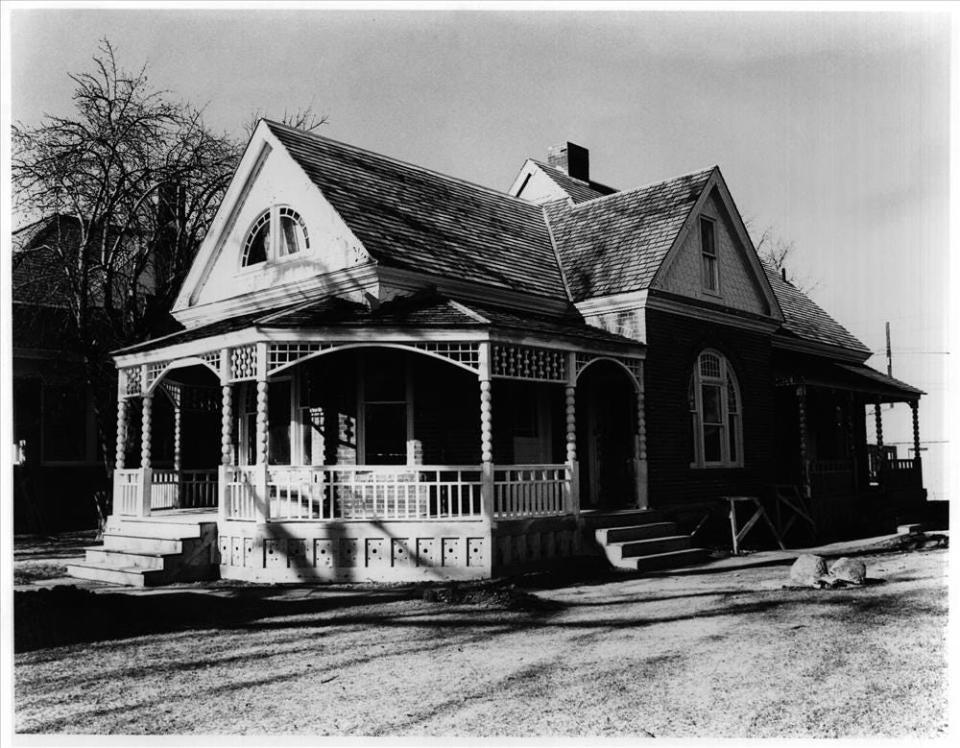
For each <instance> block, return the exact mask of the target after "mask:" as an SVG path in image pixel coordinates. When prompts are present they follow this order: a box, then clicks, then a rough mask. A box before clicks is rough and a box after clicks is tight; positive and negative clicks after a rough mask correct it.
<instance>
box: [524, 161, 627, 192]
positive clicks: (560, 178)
mask: <svg viewBox="0 0 960 748" xmlns="http://www.w3.org/2000/svg"><path fill="white" fill-rule="evenodd" d="M530 160H531V161H533V163H535V164H536V165H537V166H539V167H540V169H541V170H542V171H543V173H544V174H546V175H547V176H548V177H550V179H551V181H553V183H554V184H556V185H557V186H558V187H559V188H560V189H561V190H563V191H564V192H566V193H567V195H569V196H570V199H571V200H573V202H575V203H582V202H586V201H587V200H594V199H596V198H598V197H603V196H604V195H611V194H613V193H614V192H616V190H615V189H613V187H607V185H605V184H600V183H599V182H593V181H590V182H584V181H582V180H580V179H574V178H573V177H571V176H570V175H569V174H567V173H566V172H565V171H563V170H562V169H558V168H557V167H555V166H550V164H545V163H543V162H542V161H537V160H536V159H530Z"/></svg>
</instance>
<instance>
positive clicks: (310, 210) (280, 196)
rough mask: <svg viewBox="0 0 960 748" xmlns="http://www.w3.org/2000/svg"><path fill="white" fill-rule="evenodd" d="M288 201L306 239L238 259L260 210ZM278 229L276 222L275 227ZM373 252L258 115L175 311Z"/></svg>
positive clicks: (311, 274)
mask: <svg viewBox="0 0 960 748" xmlns="http://www.w3.org/2000/svg"><path fill="white" fill-rule="evenodd" d="M278 205H282V206H289V207H290V208H292V209H293V210H295V211H296V212H297V213H298V214H299V216H300V217H301V218H302V220H303V222H304V226H305V229H306V237H307V240H308V243H309V246H308V247H303V248H301V251H300V252H298V253H297V254H296V255H289V256H287V257H284V258H282V259H275V258H271V259H270V260H269V261H268V262H266V263H258V264H254V265H250V266H248V267H242V266H241V256H242V252H243V246H244V242H245V241H246V239H247V236H248V234H249V232H250V230H251V227H252V226H253V224H254V223H255V222H256V220H257V219H258V217H260V216H261V215H262V214H263V212H264V211H265V210H269V209H270V208H271V207H272V206H278ZM274 230H276V227H274ZM371 262H372V260H371V258H370V256H369V254H368V253H367V252H366V251H365V249H364V247H363V244H362V243H361V242H360V240H359V239H358V238H357V237H356V236H355V235H354V233H353V232H352V231H351V230H350V228H349V227H348V226H347V224H346V223H345V222H344V221H343V219H342V218H341V217H340V216H339V215H338V213H337V211H336V210H334V208H333V206H332V205H331V204H330V202H329V201H328V200H327V199H326V197H325V196H324V195H323V194H322V193H321V192H320V190H319V189H318V188H317V187H316V185H315V184H313V182H311V180H310V179H309V178H308V177H307V175H306V174H305V173H304V171H303V169H302V168H301V167H300V165H299V164H298V163H297V162H296V160H295V159H293V158H292V157H291V156H290V154H289V153H288V152H287V149H286V148H285V147H284V146H283V144H282V143H280V142H279V141H278V140H277V138H276V137H275V136H274V135H273V133H271V132H270V128H269V127H268V126H267V124H266V123H265V122H264V121H261V122H260V124H259V125H258V126H257V128H256V130H255V131H254V134H253V136H252V137H251V139H250V142H249V144H248V145H247V148H246V151H245V152H244V155H243V157H242V158H241V160H240V164H239V165H238V167H237V170H236V172H235V174H234V177H233V180H232V182H231V184H230V186H229V188H228V189H227V192H226V195H225V196H224V199H223V202H222V203H221V205H220V208H219V209H218V211H217V214H216V216H215V217H214V219H213V222H212V223H211V227H210V231H209V232H208V233H207V236H206V238H205V239H204V241H203V244H202V245H201V247H200V250H199V252H198V253H197V256H196V258H195V260H194V263H193V265H192V266H191V268H190V272H189V273H188V274H187V277H186V280H185V281H184V284H183V287H182V289H181V291H180V294H179V296H178V298H177V300H176V302H175V304H174V307H173V313H174V315H175V316H176V315H177V313H178V312H182V311H185V310H187V309H189V308H191V307H196V306H204V305H207V304H216V303H217V302H220V301H224V300H226V299H231V298H236V297H250V298H251V302H253V300H254V298H255V297H256V296H257V295H258V293H260V292H263V291H269V292H271V293H272V294H273V295H275V294H276V292H277V290H278V288H281V287H287V286H290V287H294V286H297V285H298V284H303V283H304V282H307V281H309V280H310V279H312V278H315V277H316V276H317V275H322V274H327V273H331V272H334V271H337V270H342V269H345V268H351V267H355V266H357V265H363V264H369V263H371Z"/></svg>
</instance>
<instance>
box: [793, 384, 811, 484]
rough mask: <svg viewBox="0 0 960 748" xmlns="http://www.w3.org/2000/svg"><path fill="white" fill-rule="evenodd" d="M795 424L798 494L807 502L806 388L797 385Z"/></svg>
mask: <svg viewBox="0 0 960 748" xmlns="http://www.w3.org/2000/svg"><path fill="white" fill-rule="evenodd" d="M797 423H798V425H799V427H800V428H799V431H800V492H801V493H802V494H803V496H804V498H805V499H807V500H808V501H809V500H810V498H811V496H812V493H813V492H812V490H811V486H810V459H809V456H808V454H807V386H806V385H804V384H800V385H797Z"/></svg>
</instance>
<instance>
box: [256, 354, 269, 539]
mask: <svg viewBox="0 0 960 748" xmlns="http://www.w3.org/2000/svg"><path fill="white" fill-rule="evenodd" d="M269 451H270V416H269V412H268V410H267V344H266V343H257V473H256V484H255V485H256V489H257V497H258V499H259V501H258V502H257V515H258V517H257V520H258V521H259V522H268V521H269V520H270V497H269V495H268V494H267V459H268V458H269Z"/></svg>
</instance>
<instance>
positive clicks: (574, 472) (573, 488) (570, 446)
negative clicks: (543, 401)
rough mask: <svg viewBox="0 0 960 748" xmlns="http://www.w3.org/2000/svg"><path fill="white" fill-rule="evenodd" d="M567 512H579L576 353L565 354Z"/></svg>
mask: <svg viewBox="0 0 960 748" xmlns="http://www.w3.org/2000/svg"><path fill="white" fill-rule="evenodd" d="M566 405H567V473H568V475H569V479H570V483H569V484H568V485H567V491H566V499H567V500H566V507H565V509H566V511H567V514H579V513H580V475H579V472H580V466H579V465H578V464H577V354H576V353H574V352H573V351H570V353H568V354H567V388H566Z"/></svg>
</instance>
